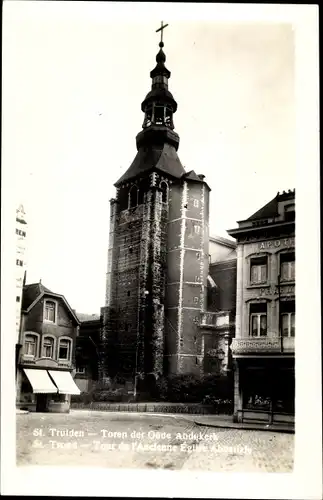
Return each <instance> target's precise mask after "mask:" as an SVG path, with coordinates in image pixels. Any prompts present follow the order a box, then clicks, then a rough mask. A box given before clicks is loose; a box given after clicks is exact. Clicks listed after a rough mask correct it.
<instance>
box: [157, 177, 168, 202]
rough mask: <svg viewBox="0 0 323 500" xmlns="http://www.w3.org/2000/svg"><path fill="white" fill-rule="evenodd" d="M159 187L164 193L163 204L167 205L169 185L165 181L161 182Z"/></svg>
mask: <svg viewBox="0 0 323 500" xmlns="http://www.w3.org/2000/svg"><path fill="white" fill-rule="evenodd" d="M159 187H160V189H161V191H162V202H163V203H167V201H168V185H167V182H165V181H161V183H160V184H159Z"/></svg>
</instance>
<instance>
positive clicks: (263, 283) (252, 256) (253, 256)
mask: <svg viewBox="0 0 323 500" xmlns="http://www.w3.org/2000/svg"><path fill="white" fill-rule="evenodd" d="M271 256H272V253H270V252H253V253H251V254H249V255H247V256H246V257H245V259H246V260H247V269H248V282H247V283H248V285H247V286H248V287H253V288H257V287H263V286H267V285H268V284H269V282H270V276H271ZM261 258H264V259H267V278H266V280H265V281H261V282H259V283H253V282H252V281H251V263H252V261H253V260H254V259H261Z"/></svg>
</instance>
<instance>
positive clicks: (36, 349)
mask: <svg viewBox="0 0 323 500" xmlns="http://www.w3.org/2000/svg"><path fill="white" fill-rule="evenodd" d="M28 335H30V336H33V337H36V348H35V355H32V354H26V353H25V341H26V336H28ZM39 340H40V334H39V333H37V332H33V331H30V330H28V331H26V332H24V336H23V349H24V350H23V356H24V357H27V358H28V359H36V358H39V348H40V341H39Z"/></svg>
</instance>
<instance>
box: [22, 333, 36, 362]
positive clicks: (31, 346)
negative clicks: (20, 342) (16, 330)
mask: <svg viewBox="0 0 323 500" xmlns="http://www.w3.org/2000/svg"><path fill="white" fill-rule="evenodd" d="M36 352H37V336H36V335H31V334H27V335H25V342H24V353H25V355H26V356H30V357H35V356H36Z"/></svg>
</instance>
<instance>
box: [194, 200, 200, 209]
mask: <svg viewBox="0 0 323 500" xmlns="http://www.w3.org/2000/svg"><path fill="white" fill-rule="evenodd" d="M193 203H194V207H198V206H199V200H197V199H195V200H194V202H193Z"/></svg>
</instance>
